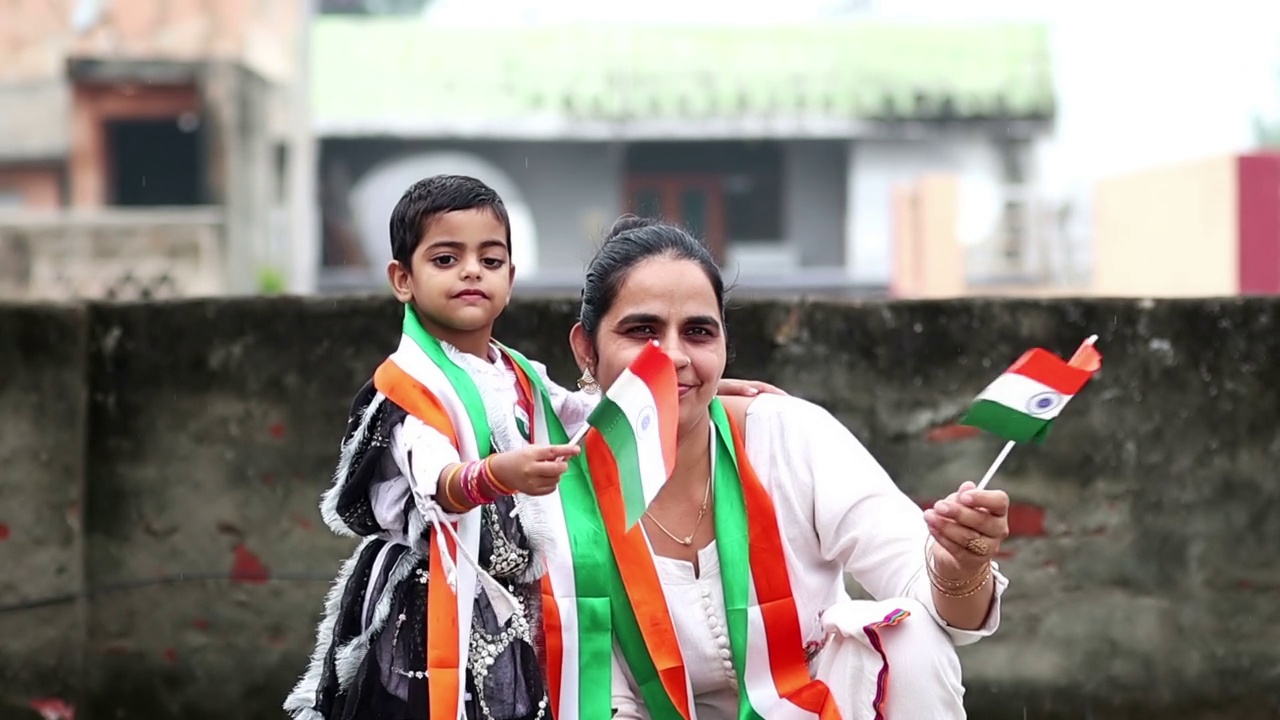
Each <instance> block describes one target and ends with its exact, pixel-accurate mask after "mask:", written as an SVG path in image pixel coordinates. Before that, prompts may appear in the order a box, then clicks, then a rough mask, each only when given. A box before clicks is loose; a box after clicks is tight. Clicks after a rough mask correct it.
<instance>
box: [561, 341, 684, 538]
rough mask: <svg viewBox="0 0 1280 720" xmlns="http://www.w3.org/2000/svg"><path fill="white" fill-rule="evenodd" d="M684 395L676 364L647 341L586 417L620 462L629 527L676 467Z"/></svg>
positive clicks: (620, 480) (576, 439) (579, 436)
mask: <svg viewBox="0 0 1280 720" xmlns="http://www.w3.org/2000/svg"><path fill="white" fill-rule="evenodd" d="M679 421H680V394H679V390H678V385H677V383H676V369H675V365H673V364H672V363H671V358H670V357H668V356H667V354H666V353H665V352H663V351H662V349H661V348H659V347H658V344H657V343H649V344H648V345H646V346H645V348H644V349H643V350H641V351H640V354H639V355H637V356H636V358H635V359H634V360H632V361H631V365H630V366H628V367H627V369H626V370H624V371H623V373H622V374H621V375H619V376H618V379H617V380H615V381H614V382H613V384H612V385H610V386H609V390H608V392H606V393H605V394H604V397H603V398H601V399H600V404H599V405H597V406H596V409H595V410H593V411H592V412H591V416H590V417H588V418H587V427H586V428H584V429H583V431H582V432H580V433H579V434H578V435H576V436H575V437H574V439H573V440H571V441H570V442H571V443H574V444H576V443H577V442H579V441H580V440H581V439H582V438H583V437H585V435H586V431H587V429H593V430H595V431H596V432H597V433H599V434H600V439H601V440H603V441H604V443H605V444H606V445H608V446H609V450H610V452H612V453H613V457H614V460H615V461H616V462H617V463H618V480H619V483H620V484H621V486H622V487H621V490H622V499H623V505H624V506H625V508H626V519H627V522H626V529H627V530H630V529H631V528H632V526H634V525H635V524H636V523H637V522H639V521H640V517H641V516H642V515H644V511H645V509H647V508H648V507H649V503H651V502H653V498H654V496H656V495H657V494H658V491H659V490H661V489H662V485H663V483H665V482H666V481H667V478H669V477H671V473H672V472H673V471H674V470H675V466H676V431H677V426H678V425H679Z"/></svg>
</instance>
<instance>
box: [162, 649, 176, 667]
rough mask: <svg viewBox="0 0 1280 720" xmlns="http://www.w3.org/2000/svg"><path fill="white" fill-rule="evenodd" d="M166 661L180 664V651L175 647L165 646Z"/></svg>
mask: <svg viewBox="0 0 1280 720" xmlns="http://www.w3.org/2000/svg"><path fill="white" fill-rule="evenodd" d="M164 661H165V662H167V663H169V664H170V665H177V664H178V651H177V650H174V649H173V648H165V649H164Z"/></svg>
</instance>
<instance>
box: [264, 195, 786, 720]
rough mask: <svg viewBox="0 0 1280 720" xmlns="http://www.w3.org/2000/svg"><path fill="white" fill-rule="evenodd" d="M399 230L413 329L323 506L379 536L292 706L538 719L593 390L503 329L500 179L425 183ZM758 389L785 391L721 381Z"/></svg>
mask: <svg viewBox="0 0 1280 720" xmlns="http://www.w3.org/2000/svg"><path fill="white" fill-rule="evenodd" d="M390 234H391V250H392V256H393V260H392V261H391V263H390V264H389V265H388V267H387V277H388V280H389V281H390V283H391V288H392V292H393V293H394V294H395V296H396V298H397V299H398V300H400V301H401V302H403V303H405V307H406V309H405V316H404V333H403V335H402V337H401V341H400V346H399V349H397V350H396V352H395V353H394V354H393V355H392V356H391V357H390V358H388V359H387V361H386V362H384V363H383V364H382V365H381V366H380V367H379V368H378V371H377V372H376V373H375V375H374V378H373V380H372V381H370V382H369V383H366V384H365V386H364V387H363V388H362V389H361V390H360V392H359V393H358V394H357V396H356V399H355V401H354V402H353V404H352V409H351V414H350V417H349V419H348V423H347V431H346V434H345V436H344V439H343V443H342V452H341V457H340V461H339V464H338V469H337V471H336V473H335V476H334V485H333V487H332V488H330V490H329V491H328V492H326V493H325V496H324V499H323V500H322V503H321V512H322V514H323V516H324V519H325V521H326V522H327V523H328V524H329V526H330V527H331V528H332V529H333V530H334V531H335V532H337V533H339V534H342V535H349V536H360V537H364V538H365V540H364V542H363V543H362V544H361V545H360V546H359V548H357V550H356V551H355V553H354V555H353V556H352V557H351V558H350V559H349V560H348V561H347V562H346V563H345V564H344V566H343V567H342V570H341V572H340V573H339V575H338V578H337V580H336V581H335V584H334V587H333V589H332V590H331V591H330V593H329V596H328V599H327V600H326V603H325V613H324V617H323V619H322V621H321V623H320V626H319V628H318V629H317V638H316V648H315V652H314V653H313V655H312V657H311V663H310V666H309V667H308V669H307V672H306V674H305V675H304V676H303V677H302V679H301V680H300V681H299V682H298V684H297V686H296V687H295V688H294V690H293V692H292V693H291V694H290V695H289V697H288V699H287V700H286V701H285V709H286V710H287V711H288V712H289V713H290V714H291V715H292V716H293V717H294V718H296V719H298V720H355V719H356V718H359V719H360V720H427V718H432V719H433V720H434V719H437V718H458V717H466V718H473V719H475V718H484V719H485V720H527V719H528V720H532V719H535V718H536V719H541V718H543V717H546V716H547V714H548V713H547V696H546V689H545V682H544V680H543V676H542V670H541V663H540V661H539V657H538V652H537V648H538V647H539V640H540V638H539V635H540V632H541V610H540V604H541V597H540V589H539V587H540V586H539V578H540V577H541V575H542V573H543V571H544V562H543V556H544V553H545V552H546V550H547V549H548V546H549V543H550V542H551V540H550V537H551V535H550V532H549V530H548V523H547V522H546V521H545V519H544V518H543V516H542V511H541V510H540V509H539V503H538V502H535V501H532V500H531V498H535V497H538V496H548V495H549V494H551V493H554V492H555V490H556V487H557V483H558V481H559V478H560V475H561V474H562V473H564V472H565V470H566V469H567V467H568V465H567V461H568V458H570V457H572V456H574V455H576V454H577V453H578V448H577V447H576V446H573V445H569V444H567V442H566V438H565V437H564V433H563V429H562V426H561V425H560V422H559V420H561V419H562V420H563V421H565V423H567V424H573V425H579V424H581V422H582V421H583V419H585V417H586V416H587V415H588V414H589V413H590V411H591V409H592V407H593V406H594V398H592V397H591V396H590V395H589V394H584V393H581V392H580V393H569V392H567V391H565V390H564V389H562V388H560V387H559V386H557V385H555V384H554V383H552V382H550V381H549V380H548V379H547V378H546V374H545V369H544V368H542V367H541V366H538V365H535V364H533V363H531V362H529V361H528V360H527V359H525V358H524V357H523V356H521V355H520V354H519V353H517V352H515V351H513V350H511V349H509V348H506V347H504V346H502V345H500V344H498V343H496V342H494V341H493V340H492V337H491V336H492V330H493V323H494V321H495V320H496V319H497V317H498V316H499V315H500V314H501V313H502V310H503V309H504V308H505V307H506V305H507V303H508V302H509V301H510V297H511V285H512V279H513V277H514V266H513V265H512V264H511V243H510V240H511V227H510V222H509V220H508V216H507V211H506V208H505V206H504V205H503V203H502V200H501V198H499V197H498V195H497V193H495V192H494V191H493V190H492V189H490V188H489V187H488V186H486V185H485V184H483V183H481V182H480V181H478V180H475V179H474V178H469V177H462V176H452V175H449V176H435V177H431V178H427V179H425V180H422V181H419V182H418V183H415V184H414V185H413V186H412V187H410V188H409V189H408V190H407V191H406V192H405V194H404V195H403V196H402V197H401V199H400V202H399V203H398V204H397V205H396V207H395V210H394V211H393V212H392V216H391V223H390ZM760 390H766V391H772V390H773V388H771V387H770V386H767V385H764V384H762V383H740V382H734V381H725V382H724V383H722V388H721V392H722V393H729V394H748V395H754V394H756V393H757V392H759V391H760ZM557 416H559V418H557ZM556 441H558V442H556ZM531 443H533V444H531Z"/></svg>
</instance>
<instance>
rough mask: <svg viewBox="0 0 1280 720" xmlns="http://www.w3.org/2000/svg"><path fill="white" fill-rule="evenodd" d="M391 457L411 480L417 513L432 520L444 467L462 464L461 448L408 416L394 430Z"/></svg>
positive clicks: (433, 429)
mask: <svg viewBox="0 0 1280 720" xmlns="http://www.w3.org/2000/svg"><path fill="white" fill-rule="evenodd" d="M391 456H392V457H393V458H395V461H396V465H397V466H398V467H399V468H400V472H401V473H402V474H403V475H404V476H405V477H406V478H408V480H409V489H410V490H411V491H412V492H413V502H414V505H415V506H417V508H418V512H420V513H422V514H423V516H425V517H430V516H431V514H432V513H431V510H432V508H436V507H438V504H437V502H436V488H438V487H439V486H440V473H441V472H442V471H443V470H444V469H445V467H447V466H449V465H452V464H454V463H457V462H461V458H460V457H459V456H458V449H457V448H455V447H454V446H453V443H452V442H451V441H450V440H449V438H447V437H445V435H444V434H443V433H441V432H440V431H439V430H436V429H435V428H433V427H431V426H430V425H428V424H426V423H424V422H422V421H421V420H419V419H418V418H416V417H414V416H412V415H409V416H408V417H406V418H405V419H404V422H402V423H400V424H399V425H396V426H395V427H393V428H392V429H391ZM446 514H447V513H446Z"/></svg>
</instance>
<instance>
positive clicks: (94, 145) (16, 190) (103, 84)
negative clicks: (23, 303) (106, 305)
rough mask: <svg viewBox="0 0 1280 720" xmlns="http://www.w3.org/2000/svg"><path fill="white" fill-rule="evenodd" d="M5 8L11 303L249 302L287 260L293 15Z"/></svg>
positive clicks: (3, 161) (189, 5)
mask: <svg viewBox="0 0 1280 720" xmlns="http://www.w3.org/2000/svg"><path fill="white" fill-rule="evenodd" d="M7 7H8V8H9V9H6V10H5V11H4V12H5V13H6V17H4V18H3V20H0V27H2V28H3V29H2V30H0V35H5V36H7V38H6V40H7V42H5V43H3V44H2V45H0V47H2V48H3V53H4V56H3V57H2V58H0V297H44V298H71V297H118V298H146V297H167V296H180V295H192V294H216V293H223V292H244V291H252V290H254V289H255V288H256V287H257V286H258V284H259V282H260V278H259V274H261V273H262V272H264V270H265V269H269V268H270V267H271V263H272V262H273V260H274V261H275V262H279V263H286V262H287V261H288V258H287V248H282V247H281V246H282V240H281V234H282V227H281V225H282V217H281V207H282V205H283V201H284V194H285V192H284V187H285V168H286V165H287V163H286V156H287V148H288V140H289V138H290V134H291V129H290V128H291V123H290V117H291V115H290V112H289V108H290V99H291V98H292V97H293V93H294V92H295V90H294V89H293V88H292V87H291V85H290V83H291V78H292V77H293V76H294V74H295V71H296V66H297V63H296V61H295V58H296V56H297V55H298V54H299V49H298V45H297V41H298V33H297V32H296V31H297V29H298V28H299V27H300V25H299V23H300V19H301V7H302V6H301V5H300V4H299V3H296V2H289V1H287V0H257V1H256V2H227V3H223V2H218V3H207V2H196V1H195V0H73V1H72V2H69V3H47V2H41V1H39V0H19V1H18V2H17V3H16V7H15V4H14V3H9V5H8V6H7ZM10 12H12V13H14V15H13V16H8V14H9V13H10ZM273 255H274V256H275V257H274V258H273V257H272V256H273Z"/></svg>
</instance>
